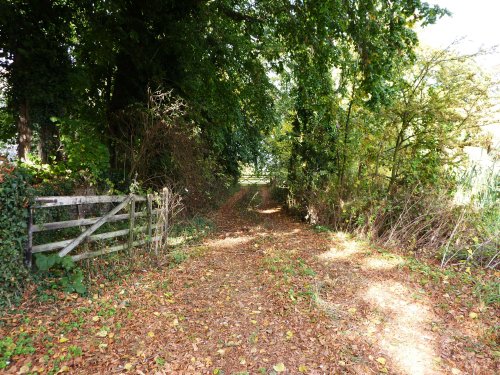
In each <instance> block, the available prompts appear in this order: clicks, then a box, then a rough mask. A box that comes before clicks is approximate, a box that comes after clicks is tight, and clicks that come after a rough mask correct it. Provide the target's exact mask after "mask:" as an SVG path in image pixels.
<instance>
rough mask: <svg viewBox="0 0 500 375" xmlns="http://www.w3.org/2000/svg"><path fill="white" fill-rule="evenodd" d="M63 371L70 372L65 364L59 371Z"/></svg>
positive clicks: (59, 372)
mask: <svg viewBox="0 0 500 375" xmlns="http://www.w3.org/2000/svg"><path fill="white" fill-rule="evenodd" d="M63 372H69V367H68V366H66V365H64V366H62V367H61V369H60V370H59V371H57V373H58V374H61V373H63Z"/></svg>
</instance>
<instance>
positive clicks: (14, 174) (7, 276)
mask: <svg viewBox="0 0 500 375" xmlns="http://www.w3.org/2000/svg"><path fill="white" fill-rule="evenodd" d="M28 180H29V176H28V174H27V173H26V172H25V171H24V170H23V169H21V168H16V167H14V166H12V165H9V164H4V165H0V259H2V262H1V264H0V307H5V306H11V305H12V304H15V303H16V302H17V301H19V299H20V297H21V294H22V292H23V286H24V285H25V282H26V280H27V279H28V277H29V273H28V271H27V269H26V267H25V266H24V262H23V253H24V247H25V244H26V240H27V217H28V211H27V207H28V204H29V202H30V200H31V197H32V189H31V188H30V187H29V185H28Z"/></svg>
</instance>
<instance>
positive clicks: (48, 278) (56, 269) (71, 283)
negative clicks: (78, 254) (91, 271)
mask: <svg viewBox="0 0 500 375" xmlns="http://www.w3.org/2000/svg"><path fill="white" fill-rule="evenodd" d="M35 264H36V266H37V268H38V270H39V271H41V273H42V276H43V278H44V282H46V283H49V284H50V287H51V288H53V289H54V288H61V289H62V290H63V291H64V292H66V293H73V292H76V293H78V294H85V292H86V291H87V288H86V286H85V285H84V283H83V271H82V270H81V269H80V268H79V267H77V266H76V265H75V262H74V261H73V259H71V257H70V256H64V257H60V256H59V255H58V254H57V253H56V254H48V255H45V254H41V253H40V254H36V260H35Z"/></svg>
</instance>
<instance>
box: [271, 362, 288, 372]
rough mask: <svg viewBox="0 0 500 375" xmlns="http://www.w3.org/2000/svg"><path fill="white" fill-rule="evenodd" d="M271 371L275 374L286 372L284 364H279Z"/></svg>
mask: <svg viewBox="0 0 500 375" xmlns="http://www.w3.org/2000/svg"><path fill="white" fill-rule="evenodd" d="M273 370H274V371H276V372H284V371H285V370H286V367H285V364H284V363H283V362H280V363H278V364H276V365H274V366H273Z"/></svg>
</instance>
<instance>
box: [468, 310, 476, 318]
mask: <svg viewBox="0 0 500 375" xmlns="http://www.w3.org/2000/svg"><path fill="white" fill-rule="evenodd" d="M469 318H471V319H477V314H476V313H475V312H473V311H471V312H470V313H469Z"/></svg>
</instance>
